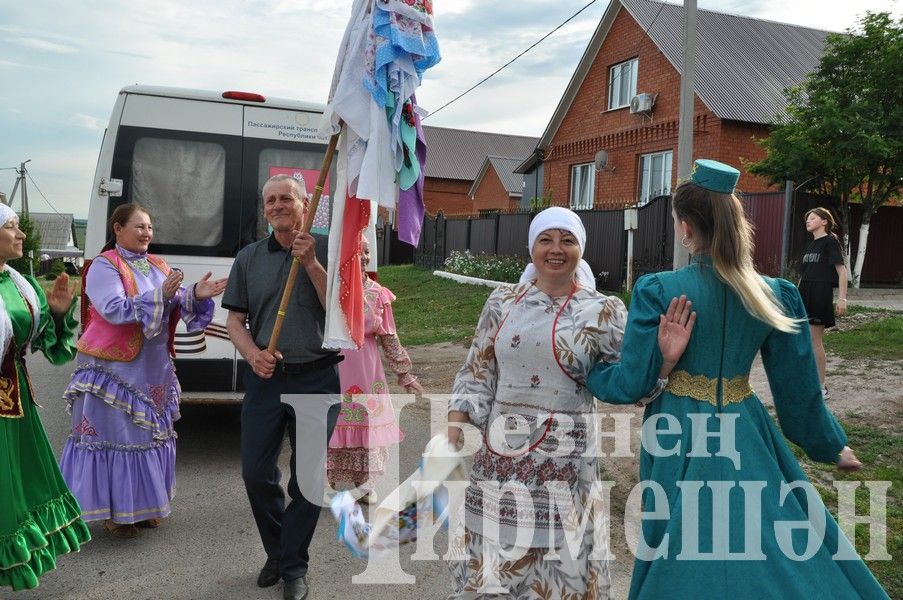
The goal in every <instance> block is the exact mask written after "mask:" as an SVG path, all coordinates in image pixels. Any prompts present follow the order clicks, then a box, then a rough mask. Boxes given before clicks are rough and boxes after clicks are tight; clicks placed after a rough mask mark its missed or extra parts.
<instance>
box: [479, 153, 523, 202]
mask: <svg viewBox="0 0 903 600" xmlns="http://www.w3.org/2000/svg"><path fill="white" fill-rule="evenodd" d="M523 160H524V157H523V156H518V157H514V158H511V157H504V156H487V157H486V160H484V161H483V166H482V167H480V172H479V173H478V174H477V177H476V179H474V182H473V185H471V186H470V191H469V192H468V194H467V195H468V196H470V198H471V199H472V200H473V208H474V210H476V211H477V212H484V211H493V210H495V211H499V210H501V211H506V210H512V209H517V208H519V207H520V203H521V197H522V196H523V193H524V176H523V175H521V174H520V173H515V172H514V169H516V168H517V166H518V165H519V164H521V162H523Z"/></svg>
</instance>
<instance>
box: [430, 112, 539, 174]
mask: <svg viewBox="0 0 903 600" xmlns="http://www.w3.org/2000/svg"><path fill="white" fill-rule="evenodd" d="M423 134H424V136H426V148H427V152H426V173H425V174H426V176H427V177H436V178H441V179H464V180H467V181H474V180H475V179H476V178H477V175H479V174H480V168H481V167H482V166H483V163H484V162H486V157H487V156H504V157H509V156H513V157H520V160H523V159H524V158H526V157H527V156H528V155H529V154H530V153H531V152H533V149H534V148H535V147H536V142H538V141H539V138H536V137H529V136H524V135H506V134H501V133H488V132H486V131H468V130H466V129H449V128H447V127H432V126H429V125H425V126H424V127H423ZM518 162H520V161H518Z"/></svg>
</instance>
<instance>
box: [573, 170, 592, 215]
mask: <svg viewBox="0 0 903 600" xmlns="http://www.w3.org/2000/svg"><path fill="white" fill-rule="evenodd" d="M595 198H596V170H595V168H594V166H593V163H587V164H585V165H574V166H572V167H571V209H573V210H589V209H591V208H592V207H593V202H594V200H595Z"/></svg>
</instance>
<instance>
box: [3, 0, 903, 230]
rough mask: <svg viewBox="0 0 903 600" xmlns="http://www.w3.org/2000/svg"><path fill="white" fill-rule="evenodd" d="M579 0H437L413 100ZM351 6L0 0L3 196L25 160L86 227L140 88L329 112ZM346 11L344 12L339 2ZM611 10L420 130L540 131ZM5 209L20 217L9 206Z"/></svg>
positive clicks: (863, 2) (816, 15) (757, 3)
mask: <svg viewBox="0 0 903 600" xmlns="http://www.w3.org/2000/svg"><path fill="white" fill-rule="evenodd" d="M588 2H589V0H555V1H554V2H552V1H551V0H495V1H494V2H485V1H482V2H478V1H477V0H434V11H435V15H434V24H435V30H436V34H437V36H438V38H439V43H440V48H441V52H442V62H441V63H439V65H437V66H436V67H434V68H433V69H431V70H429V71H428V72H427V74H426V76H425V78H424V81H423V84H422V86H421V88H420V90H419V91H418V93H417V98H418V102H419V104H421V105H422V106H423V107H424V108H425V109H426V110H435V109H437V108H439V107H440V106H441V105H443V104H445V103H446V102H447V101H449V100H451V99H452V98H454V97H455V96H457V95H458V94H459V93H461V92H463V91H464V90H466V89H467V88H469V87H471V86H472V85H473V84H475V83H476V82H477V81H479V80H480V79H482V78H483V77H485V76H486V75H488V74H490V73H492V72H493V71H495V70H496V69H497V68H498V67H500V66H501V65H503V64H504V63H506V62H507V61H509V60H510V59H511V58H513V57H514V56H516V55H517V54H518V53H519V52H521V51H522V50H524V49H525V48H527V47H528V46H530V45H531V44H532V43H534V42H535V41H537V40H538V39H539V38H541V37H542V36H543V35H545V34H546V33H548V32H549V31H551V30H552V29H553V28H555V27H556V26H558V25H559V24H560V23H562V22H563V21H564V20H565V19H567V18H568V17H570V16H571V15H573V14H574V13H575V12H577V11H578V10H580V8H581V7H583V6H584V5H586V4H587V3H588ZM351 4H352V1H351V0H347V2H345V3H339V2H335V1H334V0H333V1H329V0H280V1H276V0H154V1H153V2H150V1H147V0H132V1H130V2H123V1H122V0H115V1H113V0H83V1H80V2H66V3H62V2H58V1H56V0H52V1H51V0H30V1H29V2H27V3H26V2H14V1H13V0H0V169H3V170H0V192H4V193H6V194H7V195H10V193H11V191H12V188H13V185H14V183H15V178H16V173H15V171H13V170H10V169H9V167H16V166H18V165H19V163H20V162H22V161H24V160H26V159H31V162H30V163H29V164H28V165H27V167H28V171H29V174H30V176H31V178H32V180H29V181H28V197H29V208H30V210H32V211H35V212H51V211H52V210H53V208H51V206H49V205H48V203H47V202H45V200H44V198H42V194H43V196H45V197H46V199H47V201H49V203H50V204H52V206H53V207H54V208H55V209H56V210H58V211H59V212H64V213H65V212H71V213H74V214H75V216H76V217H86V216H87V213H88V198H89V194H90V191H91V186H92V183H93V177H94V170H95V166H96V162H97V155H98V152H99V150H100V145H101V141H102V139H103V132H104V129H105V127H106V124H107V121H108V120H109V118H110V112H111V110H112V107H113V103H114V101H115V100H116V96H117V93H118V91H119V90H120V89H121V88H122V87H123V86H126V85H131V84H134V83H141V84H147V85H163V86H172V87H189V88H199V89H209V90H227V89H237V90H246V91H255V92H259V93H262V94H264V95H269V96H273V97H282V98H294V99H299V100H307V101H312V102H319V103H325V102H326V100H327V96H328V93H329V85H330V82H331V80H332V73H333V69H334V65H335V59H336V53H337V51H338V45H339V42H340V41H341V38H342V34H343V32H344V29H345V26H346V24H347V19H348V17H349V11H350V7H351ZM340 6H341V7H347V8H343V9H341V10H339V9H338V7H340ZM607 6H608V0H597V1H596V2H595V3H593V4H592V5H591V6H589V8H587V9H586V10H585V11H583V12H582V13H581V14H580V15H579V16H578V17H577V18H575V19H574V20H573V21H571V22H570V23H568V24H567V25H566V26H564V27H563V28H561V29H560V30H558V31H557V32H556V33H555V34H554V35H553V36H551V37H549V38H548V39H546V40H545V41H543V42H542V43H541V44H540V45H539V46H537V47H536V48H534V49H533V50H532V51H531V52H530V53H528V54H526V55H525V56H523V57H522V58H520V59H519V60H518V61H517V62H515V63H514V64H513V65H511V66H510V67H508V68H507V69H505V70H503V71H502V72H501V73H499V74H498V75H496V76H495V77H494V78H493V79H491V80H490V81H489V82H487V83H485V84H483V85H482V86H480V87H479V88H477V89H476V90H474V91H473V92H471V93H469V94H468V95H466V96H465V97H464V98H462V99H460V100H458V101H457V102H455V103H454V104H452V105H451V106H449V107H447V108H445V109H443V110H442V111H440V112H438V113H437V114H435V115H433V116H430V117H428V118H427V119H426V121H425V123H426V124H427V125H435V126H443V127H455V128H461V129H474V130H480V131H492V132H497V133H510V134H521V135H532V136H537V137H538V136H540V135H541V134H542V132H543V130H544V129H545V126H546V124H547V122H548V120H549V119H550V118H551V116H552V112H553V111H554V110H555V107H556V105H557V104H558V101H559V100H560V98H561V95H562V93H563V92H564V88H565V87H566V86H567V83H568V81H569V79H570V77H571V74H572V73H573V71H574V69H575V67H576V66H577V63H578V62H579V60H580V57H581V55H582V54H583V51H584V50H585V48H586V45H587V43H588V42H589V39H590V37H591V36H592V33H593V31H594V30H595V28H596V25H597V24H598V22H599V20H600V19H601V17H602V15H603V13H604V12H605V9H606V7H607ZM698 6H699V8H700V9H708V10H716V11H720V12H727V13H732V14H737V15H743V16H749V17H755V18H761V19H771V20H775V21H782V22H786V23H793V24H796V25H802V26H806V27H813V28H817V29H826V30H830V31H844V30H846V29H848V28H850V27H855V25H856V22H857V19H858V17H859V16H861V15H862V14H864V12H865V11H866V10H871V11H881V10H886V11H890V12H892V13H894V14H895V15H900V14H901V11H903V0H857V2H849V1H846V0H830V1H827V2H826V1H825V0H795V1H793V2H787V0H698ZM14 208H16V209H17V210H18V209H19V202H18V198H17V199H16V202H15V204H14Z"/></svg>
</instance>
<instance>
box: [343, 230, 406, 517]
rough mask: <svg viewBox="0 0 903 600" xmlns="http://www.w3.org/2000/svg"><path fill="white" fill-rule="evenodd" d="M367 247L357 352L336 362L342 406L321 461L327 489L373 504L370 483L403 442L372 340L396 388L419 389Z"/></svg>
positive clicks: (363, 253)
mask: <svg viewBox="0 0 903 600" xmlns="http://www.w3.org/2000/svg"><path fill="white" fill-rule="evenodd" d="M369 263H370V246H369V244H368V243H367V240H366V238H364V239H362V242H361V268H362V269H363V270H364V299H365V303H364V330H365V336H364V344H363V346H361V347H360V349H358V350H344V351H342V354H343V355H344V357H345V360H343V361H342V362H340V363H339V380H340V382H341V386H342V408H341V411H340V412H339V419H338V422H337V423H336V426H335V431H334V432H333V434H332V438H330V440H329V453H328V455H327V459H326V467H327V476H328V479H329V484H330V485H331V486H332V487H333V489H336V490H339V489H345V488H349V487H350V488H360V489H361V490H362V491H363V495H362V497H361V501H362V502H370V501H374V500H375V499H376V498H375V493H374V492H373V491H372V490H373V485H374V479H375V478H376V477H378V476H379V475H382V474H383V473H384V472H385V465H386V459H387V458H388V455H389V451H388V448H389V447H390V446H392V445H394V444H397V443H399V442H400V441H401V440H402V439H404V432H403V431H402V430H401V429H400V428H399V427H398V423H397V422H396V420H395V409H394V408H393V406H392V400H391V398H390V397H389V384H388V383H387V381H386V373H385V371H384V370H383V364H382V360H381V358H380V355H379V348H378V347H377V346H378V344H377V340H379V343H380V344H381V345H382V347H383V353H384V354H385V355H386V360H387V361H388V363H389V368H390V369H392V372H394V373H395V375H397V376H398V385H401V386H404V388H405V390H407V391H408V393H417V394H422V393H423V388H422V387H421V386H420V383H418V382H417V378H416V377H414V375H413V373H411V366H412V365H411V358H410V357H409V356H408V353H407V351H406V350H405V349H404V348H403V347H402V346H401V342H400V341H399V340H398V335H397V334H396V332H395V317H394V316H393V315H392V304H391V303H392V301H393V300H395V295H394V294H393V293H392V292H390V291H389V290H388V289H387V288H384V287H382V286H381V285H379V284H378V283H376V282H375V281H373V280H371V279H370V278H368V277H367V265H368V264H369Z"/></svg>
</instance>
